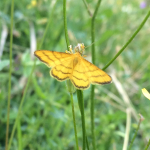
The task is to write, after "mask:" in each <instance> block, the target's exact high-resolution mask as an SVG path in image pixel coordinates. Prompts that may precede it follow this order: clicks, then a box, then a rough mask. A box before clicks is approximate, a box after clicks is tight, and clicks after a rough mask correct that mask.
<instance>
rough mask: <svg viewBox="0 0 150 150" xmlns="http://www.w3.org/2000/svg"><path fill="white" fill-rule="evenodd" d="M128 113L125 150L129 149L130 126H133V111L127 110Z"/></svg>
mask: <svg viewBox="0 0 150 150" xmlns="http://www.w3.org/2000/svg"><path fill="white" fill-rule="evenodd" d="M126 113H127V120H126V132H125V138H124V144H123V150H127V147H128V141H129V134H130V126H131V110H130V108H127V109H126Z"/></svg>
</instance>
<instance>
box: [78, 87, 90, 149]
mask: <svg viewBox="0 0 150 150" xmlns="http://www.w3.org/2000/svg"><path fill="white" fill-rule="evenodd" d="M77 98H78V103H79V107H80V111H81V119H82V136H83V147H82V150H85V144H86V130H85V117H84V100H83V92H82V91H81V90H77ZM87 143H88V141H87Z"/></svg>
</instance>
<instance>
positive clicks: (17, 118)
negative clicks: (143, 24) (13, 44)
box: [8, 18, 51, 150]
mask: <svg viewBox="0 0 150 150" xmlns="http://www.w3.org/2000/svg"><path fill="white" fill-rule="evenodd" d="M50 21H51V20H50V18H49V21H48V23H47V26H46V28H45V31H44V35H43V37H42V40H41V43H40V46H39V49H41V47H42V45H43V41H44V39H45V36H46V34H47V30H48V26H49V24H50ZM35 65H36V60H34V64H33V68H32V70H31V73H30V75H29V78H28V81H27V84H26V86H25V89H24V92H23V96H22V98H21V102H20V105H19V110H18V114H17V117H16V120H15V123H14V125H13V129H12V132H11V136H10V140H9V145H8V150H9V149H10V146H11V143H12V139H13V136H14V133H15V130H16V126H17V122H18V120H19V117H20V113H21V110H22V105H23V103H24V100H25V95H26V92H27V89H28V86H29V83H30V81H31V78H32V74H33V72H34V69H35Z"/></svg>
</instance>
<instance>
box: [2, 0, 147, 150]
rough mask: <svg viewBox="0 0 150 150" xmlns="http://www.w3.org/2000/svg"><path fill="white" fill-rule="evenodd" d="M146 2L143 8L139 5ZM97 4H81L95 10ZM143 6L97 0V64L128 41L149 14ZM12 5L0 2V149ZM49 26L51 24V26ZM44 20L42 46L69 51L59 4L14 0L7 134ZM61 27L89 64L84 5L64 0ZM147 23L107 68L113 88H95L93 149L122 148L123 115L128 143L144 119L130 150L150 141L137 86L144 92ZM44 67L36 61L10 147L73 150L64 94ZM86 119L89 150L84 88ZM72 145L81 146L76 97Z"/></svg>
mask: <svg viewBox="0 0 150 150" xmlns="http://www.w3.org/2000/svg"><path fill="white" fill-rule="evenodd" d="M144 2H145V5H144ZM96 3H97V0H87V4H88V6H89V9H90V11H91V12H92V13H93V12H94V10H95V7H96ZM149 5H150V3H149V1H142V0H141V1H140V0H134V1H129V0H119V1H115V0H107V1H104V0H103V1H102V3H101V6H100V9H99V11H98V14H97V17H96V21H95V36H96V38H95V46H96V65H97V66H98V67H100V68H103V67H104V66H105V65H106V64H107V63H108V62H109V61H110V59H112V58H113V57H114V56H115V54H116V53H117V52H118V51H119V50H120V49H121V48H122V47H123V45H124V44H125V43H126V42H127V41H128V40H129V38H130V37H131V36H132V34H133V33H134V32H135V30H136V29H137V28H138V26H139V25H140V23H141V22H142V20H143V19H144V17H145V16H146V14H147V12H148V10H149ZM10 8H11V1H10V0H1V2H0V40H1V41H0V42H1V45H0V150H4V148H5V136H6V119H7V99H8V74H9V73H8V72H9V47H10V42H9V40H10V15H11V12H10ZM49 21H50V22H49ZM48 22H49V26H48V30H47V33H46V36H45V39H44V41H43V45H42V47H41V49H46V50H53V51H58V52H65V50H66V49H67V46H66V41H65V34H64V22H63V1H59V0H57V1H56V0H37V1H35V0H32V1H31V0H21V1H19V0H15V3H14V28H13V29H14V30H13V69H12V78H11V82H12V91H11V105H10V124H9V126H10V131H9V136H10V135H11V131H12V128H13V125H14V122H15V119H16V116H17V112H18V108H19V104H20V101H21V98H22V95H23V93H24V88H25V86H26V83H27V80H28V77H29V75H30V72H31V69H32V67H33V64H34V63H33V60H34V59H36V58H34V56H33V53H34V51H35V50H37V49H39V47H40V43H41V40H42V37H43V34H44V31H45V28H46V25H47V23H48ZM67 23H68V34H69V38H70V43H71V44H72V45H73V46H76V45H77V43H84V44H85V46H89V47H88V48H86V50H85V55H87V57H86V59H88V60H89V61H91V46H90V45H91V17H90V16H89V14H88V12H87V10H86V8H85V6H84V3H83V1H81V0H78V1H69V0H67ZM149 49H150V19H149V20H148V21H147V22H146V24H145V25H144V27H143V28H142V30H141V31H140V32H139V33H138V35H137V36H136V37H135V38H134V40H133V41H132V43H130V45H129V46H128V47H127V48H126V49H125V50H124V52H123V53H122V54H121V55H120V56H119V57H118V58H117V59H116V60H115V61H114V62H113V64H111V66H109V68H108V69H106V70H105V71H106V72H107V73H108V74H109V75H111V76H112V81H113V82H112V83H111V84H109V85H104V86H98V85H97V86H96V89H95V135H96V147H97V149H98V150H120V149H122V147H123V143H124V137H125V131H126V121H127V113H126V110H128V111H129V113H128V114H130V115H131V117H129V118H130V119H131V124H130V125H129V126H130V134H129V143H130V140H131V138H132V137H133V135H134V133H135V130H136V128H137V124H138V119H139V116H138V114H139V113H140V114H142V115H143V116H144V118H145V120H144V121H143V122H142V123H141V126H140V130H139V131H138V135H137V137H136V139H135V142H134V144H133V147H132V149H134V150H141V149H143V147H145V146H146V144H147V141H148V139H149V138H150V122H149V121H150V113H149V112H150V101H148V99H146V98H145V97H144V96H143V94H142V92H141V89H142V88H147V90H149V91H150V80H149V79H150V55H149V54H150V50H149ZM49 70H50V69H49V68H47V66H46V65H44V64H43V63H41V62H40V61H36V69H35V70H34V73H33V75H32V79H31V82H30V85H29V87H28V90H27V93H26V96H25V102H24V104H23V107H22V111H21V114H20V120H19V122H18V123H17V129H16V132H15V135H14V138H13V142H12V145H11V150H73V149H75V138H74V128H73V119H72V109H71V101H70V95H69V93H68V91H67V90H66V83H65V82H58V81H56V80H55V79H53V78H52V77H50V75H49ZM84 102H85V117H86V118H85V119H86V120H85V121H86V130H87V136H88V140H89V143H90V147H91V141H92V137H91V130H90V127H91V126H90V122H91V120H90V88H89V89H87V90H85V91H84ZM74 104H75V115H76V122H77V131H78V140H79V145H80V148H81V147H82V128H81V116H80V111H79V107H78V103H77V97H76V93H75V94H74Z"/></svg>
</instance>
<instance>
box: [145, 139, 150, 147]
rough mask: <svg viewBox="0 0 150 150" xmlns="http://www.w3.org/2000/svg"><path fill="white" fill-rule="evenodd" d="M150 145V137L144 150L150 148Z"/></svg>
mask: <svg viewBox="0 0 150 150" xmlns="http://www.w3.org/2000/svg"><path fill="white" fill-rule="evenodd" d="M149 146H150V139H149V141H148V143H147V145H146V147H145V149H144V150H148V147H149Z"/></svg>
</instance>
